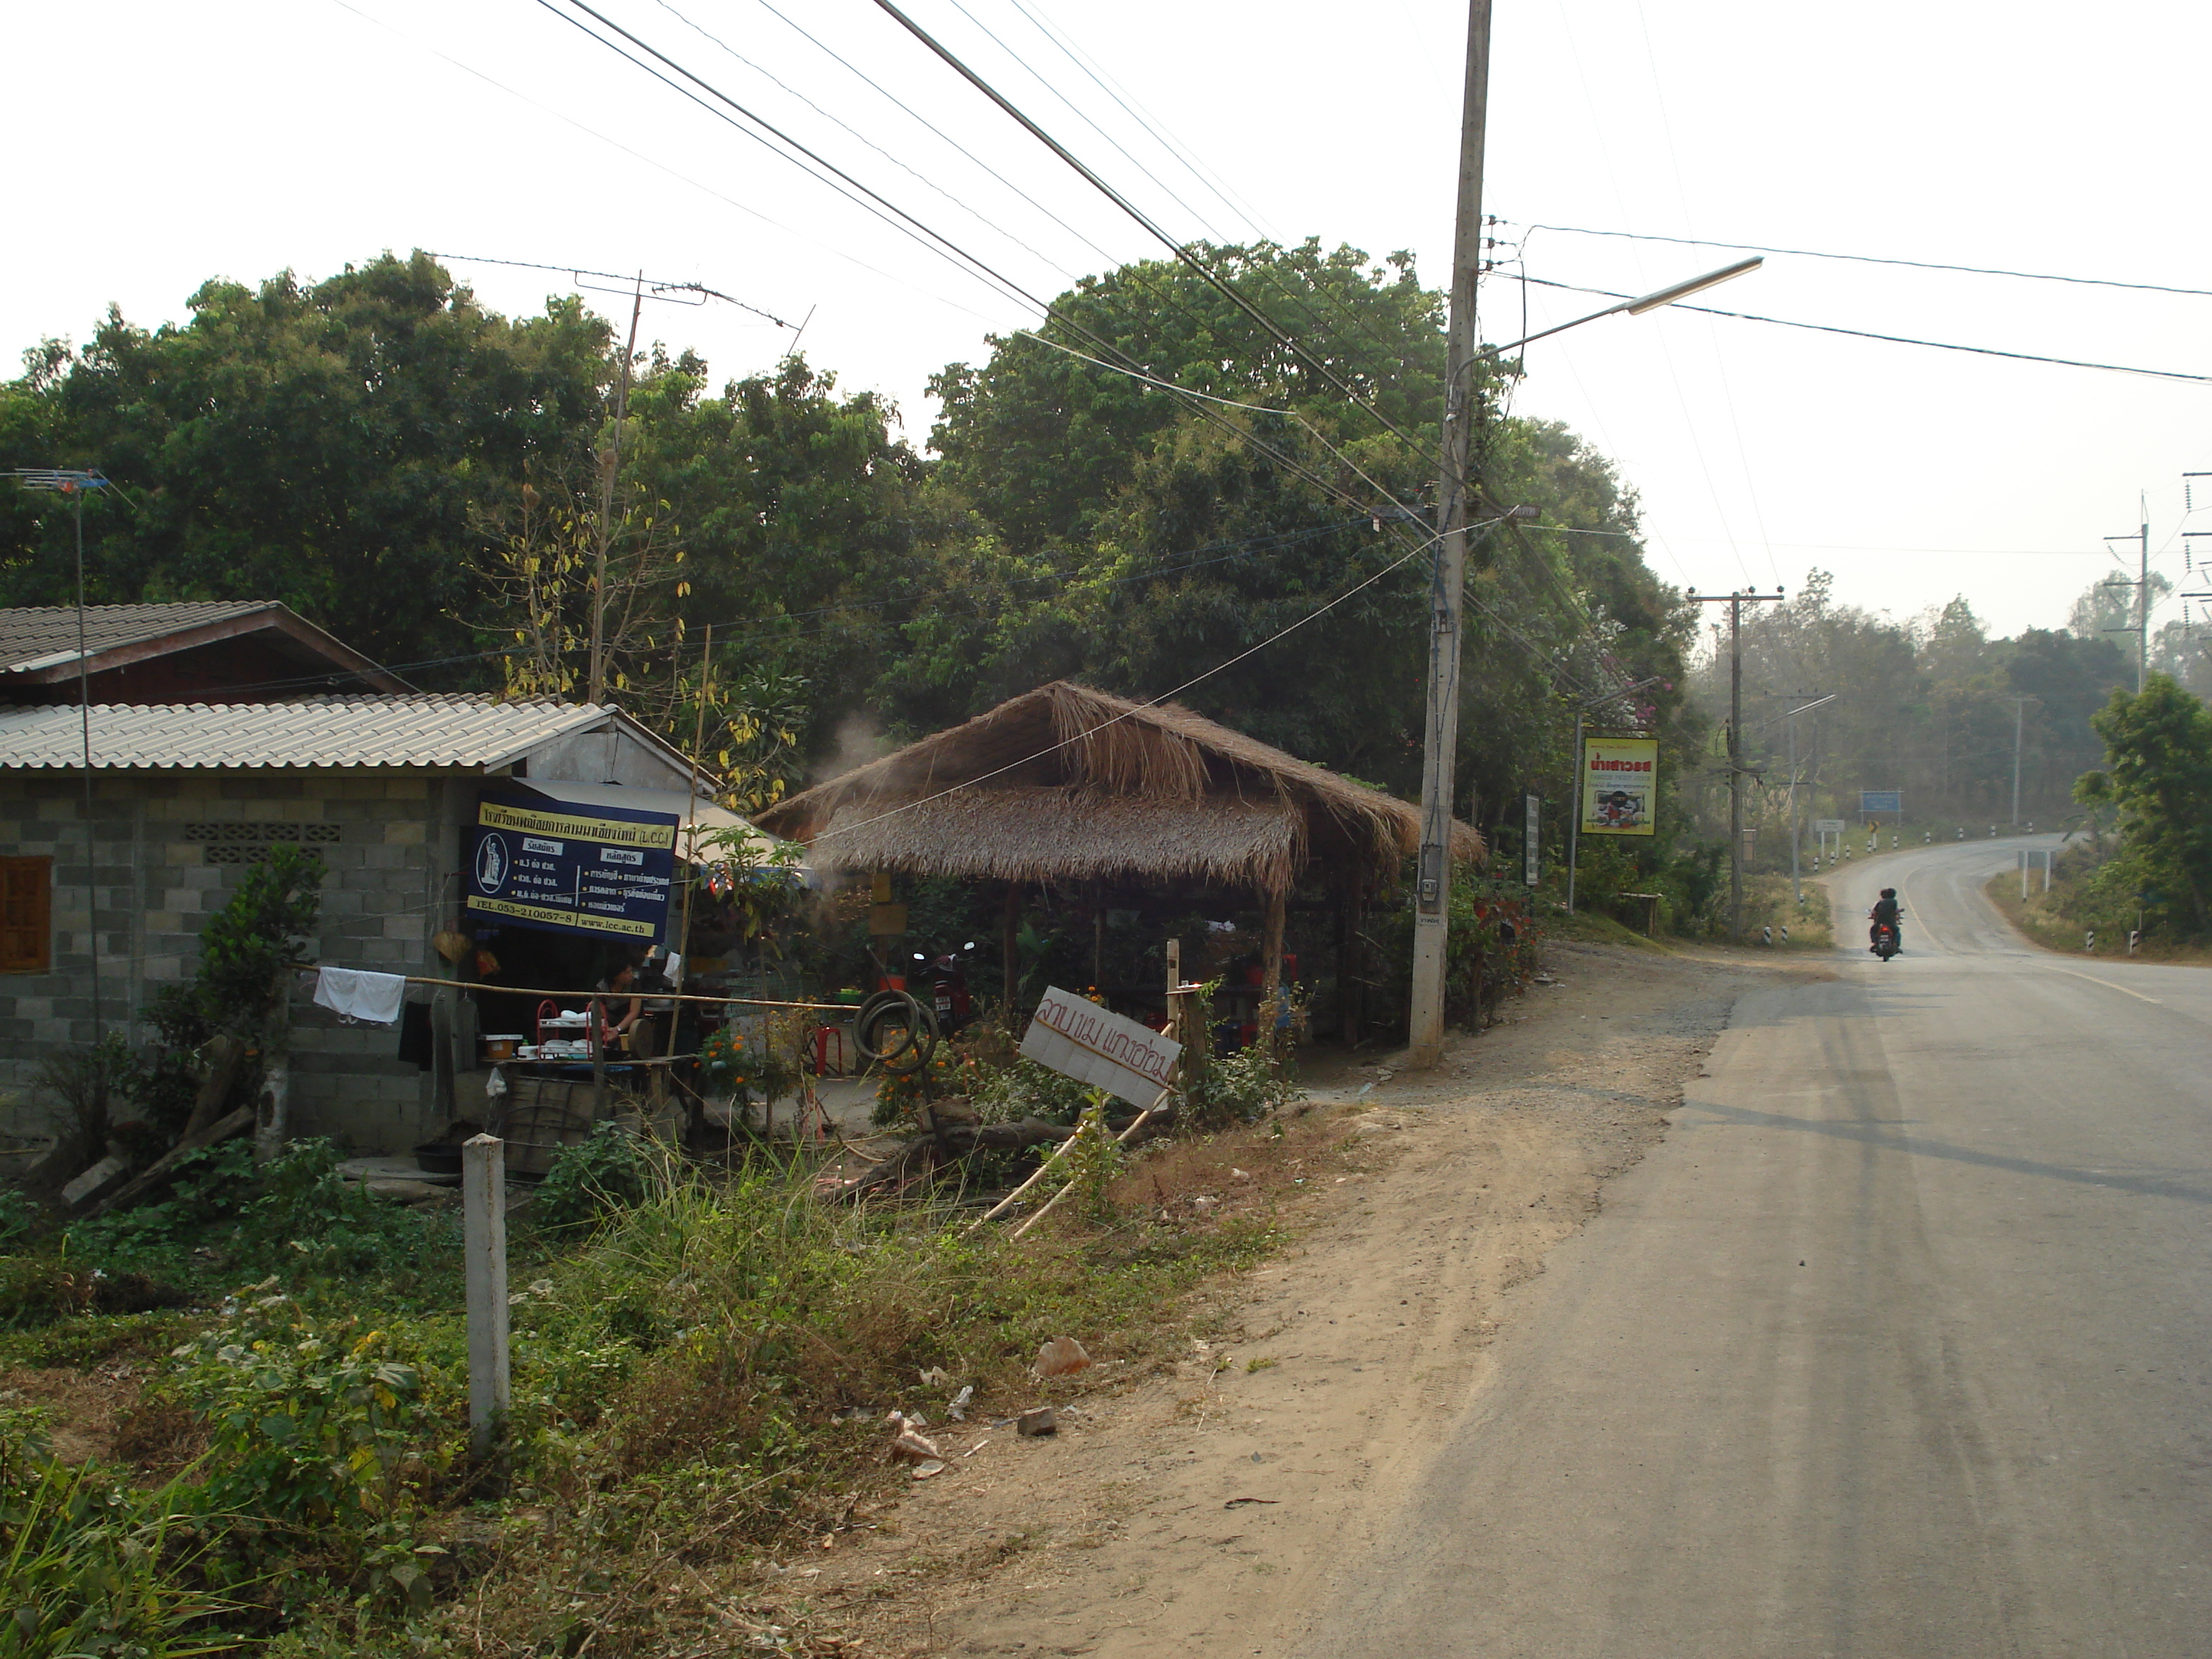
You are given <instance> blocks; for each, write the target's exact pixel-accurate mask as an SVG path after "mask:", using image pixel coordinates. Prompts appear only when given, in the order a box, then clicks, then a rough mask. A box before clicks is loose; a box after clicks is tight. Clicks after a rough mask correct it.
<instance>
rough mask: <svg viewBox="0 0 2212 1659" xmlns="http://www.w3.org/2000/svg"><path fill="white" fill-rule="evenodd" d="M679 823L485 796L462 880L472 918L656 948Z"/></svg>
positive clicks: (665, 816) (624, 811) (627, 811)
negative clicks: (497, 919)
mask: <svg viewBox="0 0 2212 1659" xmlns="http://www.w3.org/2000/svg"><path fill="white" fill-rule="evenodd" d="M676 824H677V819H676V815H675V814H674V813H672V812H647V811H641V810H639V809H637V808H634V807H624V806H575V805H563V806H559V807H549V806H548V805H547V804H546V803H544V801H537V800H532V801H523V800H520V799H503V798H501V797H499V796H494V795H487V796H485V797H484V798H483V799H482V800H480V801H478V802H477V821H476V823H475V826H474V827H473V829H471V833H470V836H469V865H468V872H467V874H466V875H465V877H464V878H463V879H464V881H465V884H466V886H467V890H468V908H470V909H471V910H473V911H476V912H477V914H478V915H492V916H498V917H500V918H501V919H502V920H503V921H511V922H514V923H517V924H519V925H520V926H522V927H544V928H547V929H550V931H552V932H554V933H589V934H592V935H595V936H601V937H612V938H617V939H635V940H637V941H639V942H640V943H645V944H650V943H651V942H653V941H654V940H656V939H660V938H661V937H662V936H663V935H664V934H665V933H666V932H667V931H668V895H669V890H670V886H671V883H672V882H673V881H674V879H675V875H676Z"/></svg>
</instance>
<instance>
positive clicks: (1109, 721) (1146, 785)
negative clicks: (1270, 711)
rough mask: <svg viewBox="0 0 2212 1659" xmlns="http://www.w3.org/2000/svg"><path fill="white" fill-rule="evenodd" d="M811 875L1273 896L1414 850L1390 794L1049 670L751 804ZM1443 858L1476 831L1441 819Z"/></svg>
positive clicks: (1386, 871) (1375, 871) (1397, 859)
mask: <svg viewBox="0 0 2212 1659" xmlns="http://www.w3.org/2000/svg"><path fill="white" fill-rule="evenodd" d="M758 822H759V823H760V825H761V827H762V828H763V829H768V830H769V831H771V832H773V833H774V834H776V835H780V836H787V837H789V838H790V839H792V840H794V841H802V842H806V843H807V845H808V848H809V849H810V853H811V862H812V863H813V865H814V866H815V867H816V868H817V869H824V870H827V869H836V868H843V869H848V870H886V871H893V872H901V873H905V874H912V875H929V876H960V877H968V878H977V877H988V878H998V879H1001V880H1012V881H1070V880H1081V879H1086V878H1094V877H1097V878H1115V877H1133V878H1139V879H1143V878H1154V879H1159V878H1199V879H1203V880H1207V881H1212V882H1216V883H1219V884H1223V885H1228V886H1238V887H1256V888H1258V889H1260V890H1261V891H1263V892H1271V893H1279V892H1284V891H1286V890H1288V889H1289V888H1290V887H1291V885H1292V884H1294V883H1295V882H1296V881H1297V879H1298V878H1299V875H1300V873H1301V872H1304V870H1305V869H1306V868H1307V867H1308V866H1309V865H1318V866H1321V867H1322V870H1323V871H1324V872H1325V873H1327V874H1328V875H1329V876H1330V877H1332V878H1346V877H1349V876H1351V875H1352V874H1354V873H1358V874H1362V875H1364V876H1366V877H1367V878H1369V880H1370V882H1373V883H1375V884H1387V883H1388V882H1389V881H1390V880H1392V879H1393V878H1395V876H1396V874H1397V871H1398V868H1399V866H1400V864H1401V860H1404V859H1405V858H1406V857H1407V856H1408V855H1409V854H1412V853H1413V852H1415V851H1416V850H1417V849H1418V848H1419V845H1420V827H1421V826H1420V814H1419V811H1416V810H1415V809H1414V808H1413V806H1410V805H1407V803H1406V802H1404V801H1401V800H1399V799H1395V797H1393V796H1389V795H1386V794H1383V793H1381V792H1380V791H1378V790H1374V789H1370V788H1367V787H1364V785H1361V784H1357V783H1353V782H1351V781H1348V780H1346V779H1344V778H1340V777H1339V776H1337V775H1335V774H1334V773H1333V772H1330V771H1328V770H1325V769H1322V768H1321V767H1318V766H1313V765H1310V764H1308V763H1306V762H1304V761H1302V760H1299V759H1298V758H1297V757H1295V756H1292V755H1286V754H1285V753H1284V752H1283V751H1282V750H1279V749H1271V748H1269V747H1268V746H1267V744H1264V743H1258V742H1255V741H1254V740H1253V739H1252V738H1248V737H1246V736H1244V735H1243V733H1242V732H1232V731H1231V730H1230V729H1229V728H1228V727H1227V726H1219V725H1217V724H1215V723H1214V722H1213V721H1212V720H1206V719H1204V718H1203V717H1201V716H1200V715H1197V714H1192V713H1191V712H1190V711H1189V710H1188V709H1187V708H1179V707H1177V706H1176V705H1175V704H1173V703H1159V704H1146V703H1135V702H1129V701H1128V700H1127V699H1126V698H1122V697H1116V696H1110V695H1109V694H1108V693H1106V692H1103V691H1094V690H1091V689H1090V688H1089V687H1087V686H1081V685H1076V684H1071V683H1070V682H1068V681H1066V680H1055V681H1054V682H1053V683H1052V684H1049V685H1044V686H1040V687H1038V688H1037V690H1034V691H1031V692H1029V693H1027V694H1025V695H1024V696H1018V697H1016V698H1014V699H1012V701H1011V702H1003V703H1000V705H999V706H998V707H997V708H994V709H992V710H991V711H990V712H989V713H987V714H979V715H977V716H976V717H975V719H974V720H969V721H968V722H967V723H966V724H965V725H963V726H954V727H952V728H951V730H949V731H945V732H938V733H937V734H936V735H935V736H934V737H929V738H923V739H922V740H921V742H920V743H916V744H908V746H907V747H906V748H904V749H902V750H898V751H897V752H896V753H894V754H890V755H886V756H884V757H883V758H882V759H881V760H878V761H872V762H871V763H868V764H867V765H866V766H862V767H860V768H857V769H854V770H853V771H850V772H848V773H846V774H845V775H843V776H842V777H838V778H833V779H831V780H830V781H829V782H827V783H823V784H817V786H816V787H813V788H811V789H809V790H807V791H806V792H805V793H803V794H799V795H794V796H793V797H792V798H791V799H789V800H787V801H784V802H782V803H781V804H780V805H776V806H774V807H772V808H770V809H769V811H766V812H763V813H762V814H760V815H759V817H758ZM1452 850H1453V853H1454V855H1455V857H1457V858H1459V859H1462V860H1472V859H1479V858H1480V857H1481V856H1482V854H1483V847H1482V839H1481V837H1480V835H1478V834H1477V833H1476V832H1475V831H1474V829H1471V828H1469V827H1468V825H1466V824H1463V823H1462V824H1455V825H1454V826H1453V848H1452Z"/></svg>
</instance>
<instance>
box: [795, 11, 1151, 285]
mask: <svg viewBox="0 0 2212 1659" xmlns="http://www.w3.org/2000/svg"><path fill="white" fill-rule="evenodd" d="M757 3H758V4H759V6H760V8H761V9H762V10H763V11H765V12H767V13H768V15H769V16H771V17H773V18H775V20H776V21H778V22H780V23H781V24H783V25H784V27H787V28H788V29H790V30H792V31H793V33H796V34H797V35H799V38H800V39H801V40H805V41H806V42H808V43H809V44H810V45H811V46H814V47H815V48H816V49H817V51H819V52H823V53H825V54H827V56H828V57H829V58H830V60H831V61H832V62H834V63H836V64H839V65H841V66H842V68H843V69H845V70H847V71H848V73H850V74H851V75H853V76H854V77H855V78H856V79H858V80H859V81H860V83H861V84H862V85H863V86H865V87H866V88H868V90H869V91H871V92H872V93H874V94H876V95H877V96H878V98H881V99H882V100H884V102H885V103H887V104H889V105H890V106H892V107H893V108H894V109H896V110H898V111H900V112H902V113H903V114H905V115H906V116H908V118H911V119H913V120H914V121H915V122H917V123H919V124H920V125H921V127H922V128H923V129H924V130H925V131H928V132H930V133H933V134H934V135H935V136H936V137H938V138H939V139H940V140H941V141H942V142H943V143H945V144H947V145H949V146H951V148H952V149H954V150H956V151H957V152H958V153H959V154H960V155H963V156H965V157H966V158H967V159H968V160H969V161H972V162H974V163H975V165H976V166H977V167H981V169H982V170H983V171H984V172H985V173H988V174H990V176H991V177H992V178H994V179H997V180H998V181H999V182H1000V184H1002V185H1005V186H1006V188H1007V189H1008V190H1010V191H1013V193H1014V194H1015V195H1017V196H1018V197H1021V199H1022V200H1023V201H1024V202H1026V203H1028V204H1030V206H1031V207H1033V208H1035V209H1036V210H1037V211H1038V212H1039V213H1041V214H1042V215H1043V216H1045V217H1046V218H1048V219H1049V220H1051V221H1052V222H1053V223H1054V224H1056V225H1058V226H1059V227H1060V228H1061V229H1062V230H1064V231H1066V233H1067V234H1069V235H1071V236H1073V238H1075V240H1077V241H1079V242H1080V243H1082V244H1083V246H1085V247H1087V248H1089V249H1090V250H1091V252H1093V253H1095V254H1097V256H1098V257H1099V258H1102V259H1103V260H1105V261H1106V262H1107V264H1120V263H1121V262H1120V261H1119V260H1117V259H1116V258H1115V257H1114V256H1113V255H1112V254H1111V253H1109V252H1107V251H1106V250H1105V249H1104V248H1103V247H1101V246H1098V244H1097V243H1096V242H1094V241H1092V240H1091V239H1090V238H1089V237H1088V236H1086V235H1085V234H1083V233H1082V232H1081V231H1079V230H1078V229H1077V228H1075V227H1074V226H1073V225H1071V224H1069V223H1068V222H1067V221H1066V220H1065V219H1063V218H1061V217H1060V216H1059V215H1058V214H1056V213H1054V211H1053V210H1051V209H1050V208H1048V207H1047V206H1046V205H1045V204H1043V203H1042V202H1040V201H1038V200H1037V199H1036V197H1034V196H1032V195H1030V193H1029V192H1028V191H1025V190H1024V189H1023V188H1022V187H1021V186H1020V185H1018V184H1016V183H1015V182H1014V181H1013V180H1012V179H1009V178H1007V177H1006V174H1004V173H1000V171H999V170H998V169H997V168H996V167H993V166H992V165H991V164H990V163H989V162H988V161H985V160H984V159H983V158H982V157H981V156H980V155H976V154H975V151H973V150H971V149H969V148H968V147H967V146H966V145H965V144H963V143H961V142H960V141H959V140H958V139H957V138H955V137H952V135H951V134H950V133H948V132H946V131H945V129H944V128H942V127H940V126H939V125H937V124H936V123H935V122H933V121H932V120H931V119H930V118H928V117H927V116H926V115H924V114H922V113H921V112H920V111H918V110H916V109H915V108H914V107H913V106H911V105H909V104H907V103H905V102H903V101H902V100H901V99H900V98H899V96H898V94H896V93H894V92H892V91H891V90H890V88H887V87H885V86H884V84H883V83H882V82H879V81H877V80H876V79H874V78H873V77H872V76H869V75H868V74H867V73H866V71H865V70H861V69H860V67H859V66H858V65H857V64H854V62H853V61H852V60H851V59H850V58H847V57H845V56H844V54H842V52H838V51H837V49H836V47H834V46H829V45H828V44H827V43H826V42H824V41H823V40H821V39H820V38H818V37H817V36H816V35H814V34H812V33H809V32H808V31H807V30H806V28H805V27H803V26H802V25H800V24H799V23H795V22H793V21H792V20H791V19H790V18H789V17H787V16H786V15H784V14H783V13H782V12H781V11H779V10H777V9H776V8H775V6H773V5H771V4H770V3H769V0H757Z"/></svg>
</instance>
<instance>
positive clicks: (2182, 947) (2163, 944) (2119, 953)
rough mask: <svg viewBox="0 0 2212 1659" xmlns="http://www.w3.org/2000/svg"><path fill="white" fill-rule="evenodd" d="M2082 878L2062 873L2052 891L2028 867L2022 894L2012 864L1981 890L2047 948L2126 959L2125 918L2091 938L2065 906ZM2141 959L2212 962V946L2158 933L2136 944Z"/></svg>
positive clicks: (2198, 964) (2195, 964)
mask: <svg viewBox="0 0 2212 1659" xmlns="http://www.w3.org/2000/svg"><path fill="white" fill-rule="evenodd" d="M2080 881H2081V877H2080V876H2079V875H2078V874H2061V875H2060V876H2059V877H2058V878H2057V879H2056V880H2054V881H2053V882H2052V883H2051V890H2050V891H2049V892H2048V893H2045V891H2043V878H2042V876H2041V875H2040V874H2039V873H2037V872H2030V879H2029V888H2028V896H2027V898H2025V899H2023V898H2021V896H2020V872H2018V871H2016V870H2008V871H2006V872H2003V873H2002V874H2001V875H1996V876H1992V877H1991V878H1990V880H1989V883H1988V884H1987V885H1986V886H1984V888H1983V889H1982V890H1983V891H1984V893H1986V894H1987V895H1988V896H1989V899H1990V903H1992V904H1994V905H1996V908H1997V910H1998V913H1999V914H2000V915H2002V916H2003V917H2004V919H2005V920H2006V921H2008V922H2010V923H2011V924H2012V925H2013V926H2014V927H2017V928H2018V929H2020V931H2021V933H2025V934H2026V935H2027V937H2028V938H2029V939H2032V940H2033V941H2034V942H2035V943H2036V944H2038V945H2041V946H2042V947H2043V948H2044V949H2045V950H2046V951H2063V952H2064V953H2065V954H2067V955H2068V956H2075V957H2083V956H2093V957H2119V958H2122V959H2126V958H2127V957H2129V954H2130V953H2129V951H2128V927H2127V923H2126V921H2125V920H2124V919H2123V920H2122V921H2120V922H2119V924H2118V925H2117V926H2115V925H2112V924H2110V923H2108V924H2106V925H2105V926H2103V927H2099V928H2097V929H2096V930H2095V931H2096V943H2095V945H2093V946H2092V945H2090V944H2089V943H2088V940H2087V934H2088V933H2089V932H2090V930H2089V929H2088V928H2087V927H2083V926H2082V925H2081V922H2080V921H2076V920H2075V919H2074V917H2072V916H2070V915H2068V914H2066V913H2067V911H2068V910H2069V908H2075V907H2074V906H2073V904H2072V902H2071V901H2072V900H2073V899H2074V898H2075V891H2076V889H2077V887H2078V884H2079V883H2080ZM2133 959H2134V960H2135V961H2137V962H2170V963H2181V964H2184V965H2186V966H2191V967H2207V966H2212V948H2208V947H2207V946H2205V945H2190V944H2181V943H2177V942H2176V941H2174V940H2172V939H2161V938H2160V937H2158V936H2157V935H2156V934H2153V935H2152V936H2150V937H2149V938H2147V939H2144V940H2143V941H2142V945H2140V946H2139V947H2138V948H2137V949H2136V951H2135V952H2134V955H2133Z"/></svg>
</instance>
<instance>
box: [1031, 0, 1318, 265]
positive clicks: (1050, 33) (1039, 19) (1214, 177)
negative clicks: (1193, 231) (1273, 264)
mask: <svg viewBox="0 0 2212 1659" xmlns="http://www.w3.org/2000/svg"><path fill="white" fill-rule="evenodd" d="M1009 3H1011V4H1012V7H1013V9H1015V10H1016V11H1018V12H1019V13H1021V15H1023V16H1024V17H1026V18H1028V19H1029V21H1030V26H1031V27H1034V28H1035V29H1036V31H1037V33H1040V34H1042V35H1043V36H1044V37H1045V39H1046V40H1049V41H1051V42H1052V44H1053V45H1054V46H1057V47H1058V48H1059V49H1060V54H1061V55H1062V56H1063V57H1065V58H1066V59H1067V61H1068V62H1069V63H1071V64H1074V65H1075V67H1076V68H1078V69H1079V70H1082V71H1083V73H1084V74H1085V75H1086V76H1089V77H1090V79H1091V84H1093V85H1094V86H1096V87H1097V88H1098V89H1099V90H1100V91H1102V92H1103V93H1104V94H1106V95H1107V96H1108V97H1109V98H1111V99H1112V100H1114V101H1115V103H1116V104H1119V105H1120V106H1121V109H1122V111H1123V112H1125V113H1126V114H1127V116H1128V117H1129V118H1130V119H1131V120H1133V121H1134V122H1135V123H1136V124H1137V125H1139V126H1140V127H1142V128H1143V129H1144V130H1145V131H1146V132H1147V133H1149V134H1151V135H1152V142H1153V143H1157V144H1158V145H1159V147H1160V148H1161V149H1164V150H1165V151H1167V153H1168V154H1169V155H1172V156H1173V157H1175V159H1176V161H1180V162H1181V163H1182V167H1183V170H1184V171H1185V172H1186V173H1189V174H1190V176H1191V177H1192V178H1194V179H1197V180H1198V182H1199V183H1200V184H1201V185H1204V186H1205V187H1206V190H1207V191H1209V192H1211V193H1212V197H1213V199H1214V200H1215V201H1217V202H1218V203H1220V204H1221V205H1222V206H1224V207H1225V208H1227V209H1228V210H1230V212H1231V213H1234V214H1239V215H1241V216H1243V220H1244V222H1245V223H1246V224H1248V225H1249V226H1251V227H1252V228H1254V229H1255V230H1259V231H1261V233H1262V234H1267V236H1268V238H1269V240H1277V239H1276V238H1275V237H1274V236H1273V233H1272V232H1268V231H1267V228H1266V226H1265V225H1264V224H1263V223H1262V222H1261V215H1260V212H1259V210H1257V209H1256V208H1255V207H1254V206H1253V205H1252V204H1250V203H1249V202H1247V201H1245V200H1244V199H1243V197H1241V196H1237V192H1236V189H1235V186H1233V185H1231V184H1230V183H1229V181H1228V180H1227V179H1225V178H1223V177H1222V176H1221V175H1220V174H1219V173H1215V172H1214V170H1213V169H1212V167H1207V166H1206V165H1205V164H1204V163H1203V162H1202V161H1200V158H1199V155H1198V153H1197V152H1196V151H1195V150H1194V149H1191V147H1190V146H1189V145H1188V144H1185V143H1182V141H1181V140H1179V139H1177V138H1176V137H1175V136H1174V135H1173V134H1172V133H1170V132H1169V131H1167V130H1166V128H1165V125H1164V124H1163V123H1161V122H1160V121H1159V120H1158V118H1156V117H1155V116H1153V115H1152V113H1151V112H1150V111H1148V110H1146V108H1145V107H1144V106H1142V105H1141V104H1139V103H1136V102H1135V101H1133V100H1134V99H1135V97H1136V94H1134V93H1130V92H1129V91H1128V88H1126V87H1123V86H1122V85H1121V82H1118V81H1116V80H1115V79H1114V77H1113V76H1111V75H1109V74H1107V73H1106V71H1105V67H1104V65H1103V64H1099V63H1098V61H1097V59H1096V58H1092V57H1091V54H1090V53H1089V52H1084V51H1083V50H1081V48H1079V46H1076V45H1075V44H1074V40H1073V36H1071V35H1069V34H1068V33H1067V32H1066V29H1064V28H1063V27H1060V25H1059V24H1057V23H1051V22H1048V21H1046V19H1045V18H1044V17H1043V16H1042V15H1041V14H1040V12H1039V11H1038V10H1036V9H1032V8H1031V7H1030V6H1028V5H1025V4H1024V3H1023V0H1009ZM1123 94H1127V96H1124V95H1123ZM1231 197H1236V199H1235V200H1233V201H1232V200H1231Z"/></svg>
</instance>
